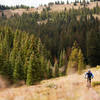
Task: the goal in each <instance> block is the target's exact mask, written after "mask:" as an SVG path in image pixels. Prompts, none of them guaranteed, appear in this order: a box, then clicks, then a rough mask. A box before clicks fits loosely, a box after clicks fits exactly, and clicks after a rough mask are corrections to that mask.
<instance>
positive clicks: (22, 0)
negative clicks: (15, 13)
mask: <svg viewBox="0 0 100 100" xmlns="http://www.w3.org/2000/svg"><path fill="white" fill-rule="evenodd" d="M55 1H58V0H0V4H2V5H8V6H14V5H21V4H23V5H28V6H34V7H37V6H39V5H40V4H48V2H55ZM59 1H61V0H59ZM62 1H64V2H67V0H62ZM73 1H75V0H69V2H73Z"/></svg>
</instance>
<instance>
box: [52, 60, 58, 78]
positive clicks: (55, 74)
mask: <svg viewBox="0 0 100 100" xmlns="http://www.w3.org/2000/svg"><path fill="white" fill-rule="evenodd" d="M53 76H54V77H58V76H59V66H58V61H57V60H56V61H55V63H54V75H53Z"/></svg>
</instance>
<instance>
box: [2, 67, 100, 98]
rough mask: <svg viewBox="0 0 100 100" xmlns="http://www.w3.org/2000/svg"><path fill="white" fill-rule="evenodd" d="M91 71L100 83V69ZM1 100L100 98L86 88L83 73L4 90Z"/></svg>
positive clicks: (92, 90)
mask: <svg viewBox="0 0 100 100" xmlns="http://www.w3.org/2000/svg"><path fill="white" fill-rule="evenodd" d="M91 70H92V72H93V74H94V76H95V77H94V79H93V81H100V78H99V76H100V69H98V70H97V69H96V68H94V69H91ZM0 100H100V97H99V94H98V93H97V92H96V91H95V90H94V89H93V88H90V89H89V90H88V89H87V88H86V80H85V79H84V73H83V74H82V75H78V74H73V75H69V76H65V77H59V78H56V79H51V80H44V81H42V82H41V83H40V84H39V85H34V86H30V87H28V86H23V87H20V88H8V89H4V90H2V91H0Z"/></svg>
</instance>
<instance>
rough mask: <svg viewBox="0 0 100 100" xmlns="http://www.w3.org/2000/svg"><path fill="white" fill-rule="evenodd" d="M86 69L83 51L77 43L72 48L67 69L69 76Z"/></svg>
mask: <svg viewBox="0 0 100 100" xmlns="http://www.w3.org/2000/svg"><path fill="white" fill-rule="evenodd" d="M83 68H84V58H83V54H82V52H81V49H80V48H79V46H78V43H77V42H76V41H75V42H74V44H73V47H72V52H71V55H70V57H69V62H68V67H67V74H70V73H73V72H76V71H78V72H81V70H82V69H83Z"/></svg>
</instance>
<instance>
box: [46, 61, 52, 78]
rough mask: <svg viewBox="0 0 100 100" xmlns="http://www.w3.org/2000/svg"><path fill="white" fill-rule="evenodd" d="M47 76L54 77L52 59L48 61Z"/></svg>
mask: <svg viewBox="0 0 100 100" xmlns="http://www.w3.org/2000/svg"><path fill="white" fill-rule="evenodd" d="M47 76H48V78H52V64H51V62H50V60H48V62H47Z"/></svg>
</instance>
